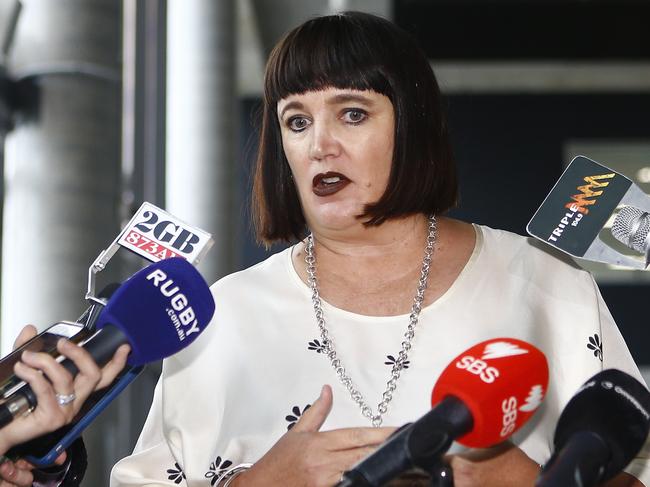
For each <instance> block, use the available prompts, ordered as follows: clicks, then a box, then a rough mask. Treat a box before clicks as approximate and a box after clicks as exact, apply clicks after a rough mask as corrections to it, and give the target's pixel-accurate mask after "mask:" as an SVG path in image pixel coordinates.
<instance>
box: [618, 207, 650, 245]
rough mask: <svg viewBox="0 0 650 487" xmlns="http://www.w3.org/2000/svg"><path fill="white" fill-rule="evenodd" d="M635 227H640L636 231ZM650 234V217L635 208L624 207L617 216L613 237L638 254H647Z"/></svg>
mask: <svg viewBox="0 0 650 487" xmlns="http://www.w3.org/2000/svg"><path fill="white" fill-rule="evenodd" d="M635 226H638V228H637V229H636V231H634V228H635ZM648 233H650V215H648V213H646V212H645V211H642V210H640V209H638V208H635V207H634V206H624V207H623V208H621V211H620V212H619V213H618V215H616V218H615V219H614V224H613V225H612V235H613V236H614V238H615V239H616V240H618V241H619V242H621V243H623V244H625V245H627V246H628V247H630V248H631V249H633V250H636V251H637V252H641V253H645V251H646V249H645V247H646V243H645V240H646V237H647V236H648Z"/></svg>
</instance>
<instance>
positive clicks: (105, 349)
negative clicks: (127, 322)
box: [21, 325, 129, 391]
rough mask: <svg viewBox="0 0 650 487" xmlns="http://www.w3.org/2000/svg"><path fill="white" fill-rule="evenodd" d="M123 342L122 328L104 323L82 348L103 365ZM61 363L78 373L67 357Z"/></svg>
mask: <svg viewBox="0 0 650 487" xmlns="http://www.w3.org/2000/svg"><path fill="white" fill-rule="evenodd" d="M124 343H129V341H128V339H127V337H126V335H125V334H124V333H123V332H122V330H120V329H119V328H117V327H115V326H112V325H106V326H104V327H103V328H102V329H101V330H99V331H97V332H96V333H95V334H94V335H93V336H92V337H90V338H89V339H88V341H86V342H85V343H84V344H83V346H82V348H83V349H84V350H86V351H87V352H88V353H89V354H90V356H91V357H92V358H93V360H94V361H95V363H97V365H99V366H100V367H103V366H104V365H106V364H107V363H108V362H109V360H110V359H111V358H113V355H114V354H115V351H116V350H117V349H118V348H119V346H120V345H122V344H124ZM61 365H62V366H63V367H64V368H65V369H66V370H67V371H68V372H70V373H71V374H72V375H73V376H76V375H77V374H78V373H79V369H78V368H77V366H76V365H75V364H74V362H73V361H72V360H70V359H68V358H66V359H63V360H62V361H61ZM21 391H22V389H21Z"/></svg>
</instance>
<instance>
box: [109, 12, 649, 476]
mask: <svg viewBox="0 0 650 487" xmlns="http://www.w3.org/2000/svg"><path fill="white" fill-rule="evenodd" d="M440 105H441V102H440V95H439V89H438V86H437V83H436V80H435V77H434V75H433V73H432V72H431V69H430V67H429V64H428V62H427V60H426V58H425V56H424V55H423V54H422V52H421V51H420V50H419V48H418V47H417V45H415V43H414V41H413V40H412V39H411V38H410V37H409V36H408V35H407V34H406V33H404V32H403V31H401V30H400V29H398V28H397V27H396V26H394V25H393V24H391V23H390V22H387V21H385V20H382V19H380V18H377V17H374V16H371V15H367V14H361V13H346V14H341V15H334V16H329V17H322V18H317V19H314V20H310V21H308V22H306V23H304V24H303V25H301V26H299V27H298V28H296V29H294V30H293V31H291V32H290V33H289V34H288V35H287V36H286V37H285V38H284V39H283V40H282V41H281V42H280V43H279V44H278V46H277V47H276V48H275V50H274V51H273V53H272V54H271V57H270V59H269V62H268V65H267V70H266V77H265V91H264V114H263V126H262V131H261V134H260V149H259V154H258V160H257V168H256V175H255V183H254V210H255V222H256V227H257V231H258V235H259V237H260V239H261V240H262V241H263V242H266V243H270V242H275V241H292V240H293V241H295V240H298V243H297V244H295V245H293V246H292V247H290V248H289V249H287V250H285V251H283V252H280V253H278V254H276V255H274V256H272V257H271V258H269V259H268V260H266V261H264V262H262V263H260V264H258V265H256V266H254V267H252V268H250V269H247V270H245V271H243V272H239V273H236V274H233V275H231V276H228V277H225V278H224V279H222V280H220V281H219V282H218V283H216V284H215V285H214V286H213V293H214V296H215V300H216V302H217V310H218V311H217V313H216V315H215V316H216V317H215V323H214V324H213V326H211V327H209V328H208V330H207V331H206V333H204V334H203V335H202V336H201V337H200V338H199V339H198V340H197V341H196V342H195V344H193V345H192V346H191V347H189V348H188V349H186V350H185V351H183V352H182V353H181V354H179V355H177V356H175V357H174V358H172V359H169V360H167V361H166V362H165V363H164V366H163V375H162V378H161V380H160V382H159V384H158V387H157V389H156V392H155V396H154V400H153V405H152V409H151V412H150V415H149V418H148V420H147V423H146V424H145V427H144V430H143V432H142V435H141V438H140V440H139V442H138V445H137V446H136V449H135V452H134V453H133V455H132V456H131V457H128V458H126V459H124V460H122V461H121V462H120V463H118V464H117V465H116V467H115V468H114V471H113V475H112V483H111V485H112V486H113V487H118V486H120V487H125V486H136V485H170V486H173V485H178V484H181V483H183V482H186V483H187V485H189V486H199V485H217V484H218V485H231V486H232V485H236V486H258V485H260V486H261V485H264V486H272V485H333V484H335V483H336V482H337V481H338V479H339V478H340V476H341V473H342V472H343V471H344V470H346V469H348V468H350V466H351V465H353V464H354V463H356V462H357V461H358V460H359V459H361V458H363V457H364V456H366V455H367V454H368V453H369V452H371V451H373V449H374V448H376V447H377V445H379V444H380V443H381V442H382V441H383V440H384V439H385V438H386V437H387V436H388V435H389V434H390V433H391V432H392V431H394V427H395V426H400V425H402V424H404V423H406V422H408V421H413V420H414V419H416V418H418V417H419V416H421V415H422V414H424V413H425V412H426V411H427V410H428V408H429V407H430V405H429V397H430V393H431V389H432V386H433V385H434V383H435V381H436V378H437V377H438V376H439V374H440V373H441V371H442V370H443V369H444V368H445V367H446V366H447V364H448V363H449V362H450V360H451V359H452V358H454V357H455V356H456V355H458V354H459V353H460V352H462V351H463V350H466V349H467V348H469V347H470V346H472V345H474V344H476V343H478V342H480V341H483V340H486V339H489V338H494V337H497V336H512V337H515V338H520V339H523V340H526V341H528V342H531V343H533V344H535V345H537V346H538V347H539V348H541V349H542V351H544V353H545V354H546V355H547V357H548V359H549V364H550V369H551V384H550V389H549V391H548V394H547V398H546V402H545V405H544V406H543V407H542V408H541V410H540V411H539V412H538V414H537V416H536V418H535V419H534V424H532V425H531V426H530V427H529V428H527V430H526V431H525V432H522V433H521V434H519V435H517V436H516V437H515V438H514V439H513V441H512V443H506V444H503V445H500V446H499V447H498V448H495V449H491V450H489V451H487V452H482V454H481V455H480V458H477V454H476V453H475V452H470V453H468V454H467V455H462V454H454V455H452V456H450V460H451V465H452V467H453V469H454V476H455V481H456V485H458V486H463V485H499V486H504V485H513V486H514V485H517V486H520V485H532V483H533V479H534V478H535V477H536V475H537V474H538V472H539V463H542V462H544V461H546V460H547V459H548V457H549V455H550V448H551V444H552V434H553V430H554V428H555V423H556V421H557V418H558V415H559V412H560V411H561V409H562V407H563V406H564V404H565V403H566V401H567V400H568V399H569V398H570V397H571V396H572V395H573V393H574V392H575V391H576V390H577V388H578V387H579V386H580V385H581V384H582V383H583V382H584V380H585V379H587V378H588V377H590V376H592V375H593V374H594V373H596V372H598V371H600V370H602V368H604V367H617V368H620V369H623V370H626V371H628V372H629V373H632V374H634V375H635V376H637V377H639V373H638V370H637V369H636V366H635V365H634V363H633V361H632V359H631V358H630V355H629V352H628V350H627V348H626V346H625V344H624V342H623V340H622V338H621V336H620V334H619V332H618V330H617V329H616V326H615V324H614V323H613V321H612V319H611V316H610V315H609V313H608V311H607V309H606V307H605V305H604V303H603V302H602V299H601V298H600V295H599V293H598V290H597V288H596V286H595V284H594V282H593V279H592V278H591V276H590V275H589V274H587V273H586V272H584V271H581V270H578V269H576V268H575V267H574V266H573V265H571V264H569V263H567V262H565V261H561V260H560V259H558V258H557V257H556V256H552V255H550V254H549V253H548V252H547V251H546V250H540V249H537V248H535V247H534V246H533V245H532V244H531V242H529V241H528V240H527V239H524V238H522V237H519V236H515V235H513V234H509V233H507V232H501V231H497V230H492V229H490V228H487V227H481V226H477V225H469V224H466V223H462V222H459V221H454V220H451V219H448V218H445V217H444V216H442V215H443V214H444V212H445V211H446V210H448V209H449V208H450V207H451V206H453V204H454V203H455V201H456V178H455V172H454V166H453V161H452V157H451V149H450V146H449V141H448V135H447V128H446V124H445V121H444V117H443V115H442V109H441V106H440ZM414 303H415V304H414ZM420 310H421V311H420ZM576 317H579V319H578V320H576ZM575 321H578V323H574V322H575ZM594 335H598V340H599V343H600V340H602V342H603V343H605V344H606V347H607V348H606V350H605V353H604V354H602V351H601V350H600V349H599V350H598V351H599V354H594V353H593V350H590V349H588V348H587V347H586V344H587V343H588V340H589V338H592V339H593V337H594ZM556 377H561V378H562V379H561V380H559V379H558V380H554V379H555V378H556ZM387 381H388V382H389V384H388V385H387ZM323 384H329V385H324V386H323ZM321 388H322V389H321ZM318 390H320V391H321V392H320V395H319V396H318V398H317V399H316V398H315V396H316V395H317V394H318V392H317V391H318ZM314 399H315V401H314ZM310 405H311V407H309V406H310ZM287 430H288V431H287ZM455 451H456V450H455ZM251 464H252V466H251ZM630 470H631V472H633V474H634V475H635V476H637V477H638V478H641V479H643V480H644V481H646V482H650V470H648V468H647V462H646V461H645V460H643V459H639V460H638V461H635V463H633V464H632V466H631V468H630ZM608 485H636V486H638V485H643V484H641V483H639V482H638V481H637V480H636V479H635V478H634V477H632V476H630V475H628V474H623V475H622V476H620V477H619V478H617V479H616V481H615V482H613V483H611V484H608ZM648 485H650V483H648Z"/></svg>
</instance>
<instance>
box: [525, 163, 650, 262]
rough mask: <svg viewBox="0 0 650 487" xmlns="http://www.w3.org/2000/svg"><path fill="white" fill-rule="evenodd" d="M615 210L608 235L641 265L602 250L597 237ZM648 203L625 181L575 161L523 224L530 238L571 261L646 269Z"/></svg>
mask: <svg viewBox="0 0 650 487" xmlns="http://www.w3.org/2000/svg"><path fill="white" fill-rule="evenodd" d="M619 207H621V208H620V212H619V213H618V214H617V216H616V219H615V220H614V223H613V226H612V229H611V233H612V235H613V236H614V237H615V238H616V239H617V240H619V241H620V242H622V243H623V244H624V245H626V246H628V247H629V248H631V249H633V250H635V251H636V252H641V253H642V254H644V255H643V259H642V260H641V259H637V258H634V257H632V256H628V255H624V254H622V253H621V252H619V251H618V250H616V249H614V248H612V247H611V246H609V245H607V244H606V243H605V242H603V240H602V239H601V238H600V236H599V233H600V232H601V230H603V229H604V228H607V223H608V221H609V220H610V218H611V217H612V215H613V214H614V212H615V211H616V209H617V208H619ZM649 212H650V197H648V195H646V194H645V193H644V192H643V191H642V190H641V188H639V187H638V186H637V185H636V184H634V183H633V182H632V181H631V180H630V179H628V178H627V177H625V176H624V175H622V174H620V173H617V172H616V171H614V170H612V169H610V168H608V167H605V166H603V165H601V164H599V163H597V162H595V161H592V160H591V159H588V158H586V157H584V156H577V157H575V158H574V159H573V160H572V161H571V163H570V164H569V165H568V166H567V168H566V170H565V171H564V173H563V174H562V176H560V179H559V180H558V181H557V183H555V186H553V189H552V190H551V192H550V193H549V194H548V196H547V197H546V199H544V201H543V202H542V205H541V206H540V207H539V209H538V210H537V211H536V212H535V214H534V215H533V218H532V219H531V220H530V222H528V225H527V227H526V230H527V231H528V233H529V234H530V235H532V236H533V237H536V238H538V239H540V240H542V241H543V242H546V243H547V244H549V245H552V246H553V247H555V248H557V249H559V250H561V251H563V252H565V253H567V254H569V255H572V256H574V257H579V258H582V259H587V260H591V261H595V262H603V263H606V264H614V265H619V266H624V267H630V268H633V269H645V268H646V267H647V266H648V264H650V237H648V235H649V233H650V215H649Z"/></svg>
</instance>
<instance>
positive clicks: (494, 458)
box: [447, 441, 540, 487]
mask: <svg viewBox="0 0 650 487" xmlns="http://www.w3.org/2000/svg"><path fill="white" fill-rule="evenodd" d="M447 460H448V461H449V464H450V465H451V468H452V470H453V472H454V485H455V487H469V486H472V487H476V486H485V487H489V486H500V487H508V486H512V487H515V486H516V487H519V486H522V485H534V484H535V479H536V478H537V476H538V475H539V471H540V467H539V465H538V464H537V463H535V462H534V461H533V460H531V459H530V458H529V457H528V456H527V455H526V454H525V453H524V452H523V451H522V450H520V449H519V448H517V447H516V446H515V445H513V444H512V443H510V442H509V441H506V442H503V443H501V444H500V445H497V446H495V447H493V448H487V449H480V450H471V451H469V452H467V453H463V454H459V455H450V456H449V457H447Z"/></svg>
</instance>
